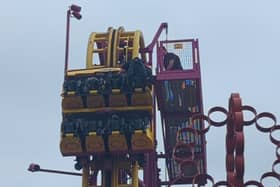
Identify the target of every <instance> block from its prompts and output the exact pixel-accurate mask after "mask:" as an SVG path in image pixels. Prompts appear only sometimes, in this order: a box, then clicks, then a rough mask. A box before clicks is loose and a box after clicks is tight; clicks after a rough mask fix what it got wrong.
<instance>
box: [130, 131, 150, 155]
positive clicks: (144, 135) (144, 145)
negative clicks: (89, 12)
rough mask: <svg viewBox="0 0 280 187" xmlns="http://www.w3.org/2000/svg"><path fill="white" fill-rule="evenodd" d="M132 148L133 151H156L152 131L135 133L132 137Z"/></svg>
mask: <svg viewBox="0 0 280 187" xmlns="http://www.w3.org/2000/svg"><path fill="white" fill-rule="evenodd" d="M131 148H132V150H133V151H151V150H153V149H154V137H153V134H152V132H151V130H150V129H147V130H146V132H143V131H142V130H136V131H134V134H132V137H131Z"/></svg>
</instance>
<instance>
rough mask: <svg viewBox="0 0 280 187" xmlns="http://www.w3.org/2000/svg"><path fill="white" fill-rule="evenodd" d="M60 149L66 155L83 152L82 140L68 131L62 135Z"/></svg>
mask: <svg viewBox="0 0 280 187" xmlns="http://www.w3.org/2000/svg"><path fill="white" fill-rule="evenodd" d="M60 151H61V153H62V155H64V156H73V155H77V154H80V153H82V151H83V150H82V146H81V141H80V139H79V138H78V137H75V136H74V134H72V133H68V134H65V135H64V136H61V140H60Z"/></svg>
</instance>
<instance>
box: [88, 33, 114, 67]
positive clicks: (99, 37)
mask: <svg viewBox="0 0 280 187" xmlns="http://www.w3.org/2000/svg"><path fill="white" fill-rule="evenodd" d="M112 37H113V29H112V28H109V29H108V32H106V33H96V32H93V33H91V34H90V36H89V40H88V48H87V61H86V68H87V69H89V68H98V65H96V66H95V65H93V60H94V59H93V54H94V53H101V52H106V53H105V54H106V62H104V65H103V66H105V67H109V66H110V65H109V64H110V60H111V58H110V57H111V54H112V53H111V49H112V46H111V45H112ZM100 41H104V42H106V43H107V47H106V48H101V49H95V48H94V44H95V43H96V42H100Z"/></svg>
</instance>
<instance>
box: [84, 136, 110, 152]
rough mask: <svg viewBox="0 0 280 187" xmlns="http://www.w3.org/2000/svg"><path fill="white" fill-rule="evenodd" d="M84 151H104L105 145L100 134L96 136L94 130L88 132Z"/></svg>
mask: <svg viewBox="0 0 280 187" xmlns="http://www.w3.org/2000/svg"><path fill="white" fill-rule="evenodd" d="M86 151H87V152H88V153H101V152H105V145H104V141H103V138H102V136H98V135H97V134H96V132H90V133H89V135H88V136H86Z"/></svg>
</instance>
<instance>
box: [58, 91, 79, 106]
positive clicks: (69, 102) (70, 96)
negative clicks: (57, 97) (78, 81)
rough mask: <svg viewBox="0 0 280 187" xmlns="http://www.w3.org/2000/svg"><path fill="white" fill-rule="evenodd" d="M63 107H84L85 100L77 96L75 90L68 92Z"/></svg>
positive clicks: (63, 99)
mask: <svg viewBox="0 0 280 187" xmlns="http://www.w3.org/2000/svg"><path fill="white" fill-rule="evenodd" d="M61 105H62V109H63V110H64V109H82V108H83V107H84V106H83V101H82V99H81V97H80V96H76V95H75V92H70V93H69V92H67V95H65V96H63V98H62V103H61Z"/></svg>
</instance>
